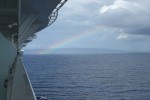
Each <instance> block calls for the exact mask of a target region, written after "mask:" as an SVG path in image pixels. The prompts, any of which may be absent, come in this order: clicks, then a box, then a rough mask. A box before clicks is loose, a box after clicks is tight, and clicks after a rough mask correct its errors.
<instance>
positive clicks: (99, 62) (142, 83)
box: [23, 53, 150, 100]
mask: <svg viewBox="0 0 150 100" xmlns="http://www.w3.org/2000/svg"><path fill="white" fill-rule="evenodd" d="M23 59H24V63H25V66H26V69H27V71H28V74H29V77H30V80H31V83H32V85H33V88H34V91H35V93H36V95H37V96H46V97H47V98H48V99H49V100H150V54H149V53H128V54H127V53H126V54H119V53H118V54H93V55H90V54H89V55H88V54H87V55H86V54H84V55H71V54H70V55H61V54H60V55H25V56H24V58H23Z"/></svg>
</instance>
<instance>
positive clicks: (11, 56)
mask: <svg viewBox="0 0 150 100" xmlns="http://www.w3.org/2000/svg"><path fill="white" fill-rule="evenodd" d="M66 1H67V0H63V1H61V0H55V1H54V0H44V1H43V0H11V1H8V0H0V100H36V97H35V94H34V92H33V89H32V86H31V83H30V81H29V78H28V75H27V73H26V70H25V68H24V65H23V62H22V59H21V56H22V52H21V49H22V48H23V47H24V46H26V44H27V43H28V42H30V41H32V39H33V38H34V36H35V33H36V32H38V31H40V30H42V29H44V28H45V27H47V25H50V24H52V23H53V22H54V21H55V20H56V18H57V15H58V13H57V12H58V10H59V8H61V7H62V5H63V4H64V3H65V2H66ZM41 5H44V6H41Z"/></svg>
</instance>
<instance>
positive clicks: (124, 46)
mask: <svg viewBox="0 0 150 100" xmlns="http://www.w3.org/2000/svg"><path fill="white" fill-rule="evenodd" d="M149 5H150V0H68V2H67V3H66V4H65V5H64V6H63V7H62V8H61V9H60V10H59V14H58V18H57V20H56V22H55V23H54V24H52V25H51V26H49V27H47V28H45V29H43V30H42V31H40V32H38V33H37V37H36V39H35V40H33V41H32V42H31V43H29V44H28V45H27V46H26V48H25V49H29V50H31V49H56V48H106V49H114V50H123V51H140V52H149V51H150V45H149V43H150V10H149Z"/></svg>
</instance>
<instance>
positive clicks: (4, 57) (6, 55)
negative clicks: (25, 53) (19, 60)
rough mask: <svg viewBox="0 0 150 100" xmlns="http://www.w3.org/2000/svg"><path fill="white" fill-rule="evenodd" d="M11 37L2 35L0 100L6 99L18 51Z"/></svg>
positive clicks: (0, 45) (0, 35)
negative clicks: (10, 75)
mask: <svg viewBox="0 0 150 100" xmlns="http://www.w3.org/2000/svg"><path fill="white" fill-rule="evenodd" d="M11 41H12V40H11V38H10V37H6V36H4V35H3V34H2V33H0V100H5V99H6V92H7V83H8V80H9V72H10V67H11V66H12V65H13V62H14V59H15V56H16V55H17V50H16V48H15V46H14V44H13V43H12V42H11Z"/></svg>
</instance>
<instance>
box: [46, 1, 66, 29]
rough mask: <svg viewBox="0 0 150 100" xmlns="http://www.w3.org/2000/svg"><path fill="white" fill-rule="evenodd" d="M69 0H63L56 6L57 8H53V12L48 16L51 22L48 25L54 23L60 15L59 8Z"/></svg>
mask: <svg viewBox="0 0 150 100" xmlns="http://www.w3.org/2000/svg"><path fill="white" fill-rule="evenodd" d="M67 1H68V0H61V2H60V3H59V4H58V5H57V6H56V8H55V9H54V10H53V12H52V13H51V14H50V16H49V17H48V19H49V23H48V26H49V25H51V24H53V23H54V22H55V20H56V19H57V16H58V10H59V9H60V8H61V7H62V6H63V5H64V4H65V3H66V2H67Z"/></svg>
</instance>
